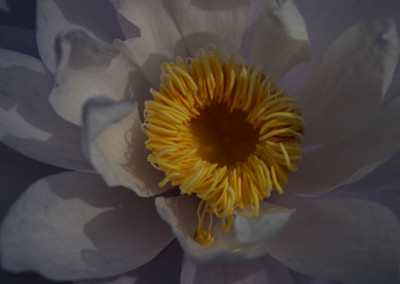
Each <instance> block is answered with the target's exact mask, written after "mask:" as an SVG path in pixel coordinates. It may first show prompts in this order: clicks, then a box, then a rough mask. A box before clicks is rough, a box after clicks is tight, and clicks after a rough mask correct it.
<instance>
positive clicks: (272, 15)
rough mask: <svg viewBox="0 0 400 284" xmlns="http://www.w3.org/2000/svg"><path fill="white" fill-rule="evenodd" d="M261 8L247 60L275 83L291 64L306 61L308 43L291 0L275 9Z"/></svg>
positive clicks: (300, 17) (304, 30) (299, 17)
mask: <svg viewBox="0 0 400 284" xmlns="http://www.w3.org/2000/svg"><path fill="white" fill-rule="evenodd" d="M268 8H269V7H267V9H265V10H264V11H262V12H261V13H260V16H259V19H258V21H257V23H256V24H255V25H256V27H255V32H254V38H253V40H252V42H251V43H249V45H250V53H249V54H250V55H249V61H250V63H253V64H260V65H262V66H263V67H264V72H265V74H266V75H270V76H271V77H272V79H273V80H274V81H275V82H279V81H280V80H281V78H282V77H283V76H284V75H285V74H286V72H287V71H288V70H290V69H291V68H292V67H293V66H295V65H297V64H299V63H301V62H304V61H307V60H309V57H310V51H309V42H308V36H307V29H306V27H305V24H304V20H303V18H302V16H301V15H300V13H299V11H298V10H297V8H296V6H295V4H294V3H293V1H292V0H286V1H284V3H283V4H282V5H281V6H280V7H279V8H277V9H268Z"/></svg>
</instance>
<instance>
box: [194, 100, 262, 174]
mask: <svg viewBox="0 0 400 284" xmlns="http://www.w3.org/2000/svg"><path fill="white" fill-rule="evenodd" d="M246 116H247V115H246V113H245V112H243V111H241V110H234V111H232V112H230V111H229V109H228V108H227V107H226V106H225V105H224V104H212V105H210V106H208V107H205V108H204V109H203V110H202V111H201V113H200V115H199V116H198V117H196V118H193V119H192V120H191V121H190V122H189V125H190V132H191V134H192V137H193V141H194V145H195V147H196V149H197V151H198V153H199V156H200V158H201V159H202V160H205V161H209V162H210V163H211V164H218V165H219V166H220V167H221V166H224V165H226V166H227V167H228V168H229V169H232V168H233V167H234V166H235V164H236V163H237V162H245V161H246V159H247V158H248V157H249V155H250V154H251V153H252V152H254V151H255V150H256V144H257V141H258V138H259V133H258V131H257V130H256V129H254V128H253V126H252V125H251V124H250V123H248V122H247V121H246Z"/></svg>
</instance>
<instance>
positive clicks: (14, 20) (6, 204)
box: [0, 0, 70, 284]
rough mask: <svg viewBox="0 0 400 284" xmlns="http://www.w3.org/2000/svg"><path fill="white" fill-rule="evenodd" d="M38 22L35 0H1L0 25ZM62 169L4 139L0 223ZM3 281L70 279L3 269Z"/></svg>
mask: <svg viewBox="0 0 400 284" xmlns="http://www.w3.org/2000/svg"><path fill="white" fill-rule="evenodd" d="M35 24H36V1H35V0H0V26H14V27H20V28H27V29H32V30H35ZM3 37H4V35H3ZM0 48H4V49H10V46H9V44H8V41H7V38H5V37H4V38H0ZM61 171H65V170H63V169H60V168H56V167H53V166H49V165H46V164H44V163H40V162H37V161H35V160H32V159H29V158H27V157H25V156H23V155H21V154H19V153H18V152H16V151H14V150H12V149H11V148H9V147H7V146H6V145H4V144H3V143H1V142H0V222H1V221H2V220H3V218H4V216H5V214H6V213H7V211H8V209H9V208H10V206H11V205H12V203H13V202H14V201H15V200H16V199H17V198H18V196H19V195H20V194H22V192H24V190H26V189H27V187H28V186H29V185H30V184H32V183H33V182H35V181H37V180H38V179H40V178H42V177H45V176H48V175H51V174H55V173H58V172H61ZM10 181H13V182H12V183H11V182H10ZM0 283H2V284H17V283H18V284H19V283H21V284H25V283H26V284H51V283H70V282H54V281H50V280H47V279H45V278H43V277H41V276H39V275H38V274H36V273H28V272H26V273H19V274H14V273H9V272H7V271H4V270H2V269H0Z"/></svg>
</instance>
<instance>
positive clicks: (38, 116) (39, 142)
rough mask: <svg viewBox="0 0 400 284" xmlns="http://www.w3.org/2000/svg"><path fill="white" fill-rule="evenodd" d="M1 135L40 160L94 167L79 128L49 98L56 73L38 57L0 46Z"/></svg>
mask: <svg viewBox="0 0 400 284" xmlns="http://www.w3.org/2000/svg"><path fill="white" fill-rule="evenodd" d="M0 58H1V61H0V125H1V127H0V138H1V140H2V141H3V142H4V143H5V144H7V145H8V146H10V147H11V148H13V149H15V150H17V151H19V152H20V153H22V154H24V155H26V156H28V157H30V158H33V159H36V160H38V161H41V162H45V163H48V164H52V165H55V166H59V167H63V168H68V169H75V170H79V171H91V170H92V169H91V167H90V165H89V163H88V162H87V161H86V159H85V158H84V157H83V155H82V153H81V143H80V130H79V128H78V127H76V126H75V125H72V124H70V123H68V122H66V121H65V120H63V119H61V118H60V117H59V116H58V115H57V113H55V112H54V110H53V109H52V107H51V105H50V104H49V102H48V95H49V92H50V89H51V86H52V84H53V76H52V75H51V74H50V73H48V72H47V71H46V70H45V69H44V67H43V65H42V63H41V62H40V61H39V60H37V59H36V58H33V57H30V56H28V55H23V54H20V53H17V52H13V51H7V50H0Z"/></svg>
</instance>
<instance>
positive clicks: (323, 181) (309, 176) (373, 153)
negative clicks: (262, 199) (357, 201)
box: [286, 99, 400, 194]
mask: <svg viewBox="0 0 400 284" xmlns="http://www.w3.org/2000/svg"><path fill="white" fill-rule="evenodd" d="M399 109H400V99H396V100H394V101H393V102H391V103H390V104H388V105H387V106H385V107H382V108H381V109H380V110H379V113H378V114H377V117H376V118H375V119H374V121H372V123H371V124H370V125H369V126H368V127H367V128H365V129H364V130H363V131H362V132H360V133H359V134H357V135H355V136H354V137H351V138H350V139H346V140H343V141H340V142H336V143H331V144H327V145H324V146H322V147H320V148H318V149H316V150H314V151H312V152H309V153H305V154H304V156H303V158H302V159H301V161H300V163H299V165H298V170H297V171H296V172H295V173H293V174H292V175H291V176H290V177H289V179H290V180H289V184H288V185H287V186H286V190H288V191H292V192H296V193H309V194H321V193H325V192H328V191H331V190H333V189H334V188H336V187H338V186H339V185H344V184H348V183H352V182H356V181H358V180H360V179H361V178H363V177H364V176H366V175H367V174H369V173H370V172H371V171H373V170H374V169H375V168H376V167H378V166H379V165H380V164H382V163H383V162H384V161H385V160H387V159H388V158H390V157H391V156H392V155H393V154H395V153H396V151H397V150H398V149H399V146H400V128H399V127H398V125H400V112H399Z"/></svg>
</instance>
